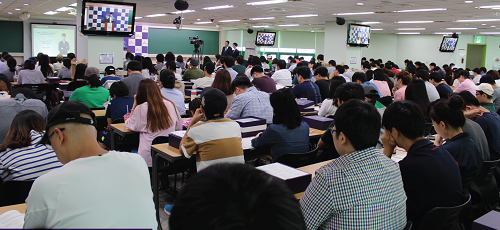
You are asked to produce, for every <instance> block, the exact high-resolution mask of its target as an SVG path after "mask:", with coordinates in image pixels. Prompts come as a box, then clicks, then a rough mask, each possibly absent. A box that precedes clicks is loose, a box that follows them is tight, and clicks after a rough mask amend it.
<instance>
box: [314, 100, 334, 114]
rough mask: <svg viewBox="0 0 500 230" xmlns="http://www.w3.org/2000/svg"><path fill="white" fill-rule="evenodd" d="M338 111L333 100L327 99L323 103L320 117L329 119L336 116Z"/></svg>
mask: <svg viewBox="0 0 500 230" xmlns="http://www.w3.org/2000/svg"><path fill="white" fill-rule="evenodd" d="M336 111H337V106H335V105H334V104H333V99H329V98H327V99H325V100H324V101H323V103H321V108H319V112H318V116H321V117H328V116H330V115H334V114H335V112H336Z"/></svg>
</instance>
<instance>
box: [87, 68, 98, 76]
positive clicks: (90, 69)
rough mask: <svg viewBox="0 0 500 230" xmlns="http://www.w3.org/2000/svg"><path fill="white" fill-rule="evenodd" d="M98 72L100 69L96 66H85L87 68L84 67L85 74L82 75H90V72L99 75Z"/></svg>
mask: <svg viewBox="0 0 500 230" xmlns="http://www.w3.org/2000/svg"><path fill="white" fill-rule="evenodd" d="M100 72H101V71H100V70H99V69H98V68H96V67H87V68H86V69H85V74H84V75H85V76H90V75H92V74H96V75H98V76H99V75H100Z"/></svg>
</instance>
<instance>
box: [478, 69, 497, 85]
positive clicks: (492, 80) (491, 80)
mask: <svg viewBox="0 0 500 230" xmlns="http://www.w3.org/2000/svg"><path fill="white" fill-rule="evenodd" d="M490 71H491V70H490ZM479 83H488V84H490V85H494V84H496V82H495V78H493V76H491V75H489V74H486V75H484V76H483V77H481V80H479Z"/></svg>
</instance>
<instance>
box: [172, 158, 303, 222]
mask: <svg viewBox="0 0 500 230" xmlns="http://www.w3.org/2000/svg"><path fill="white" fill-rule="evenodd" d="M207 197H210V199H206V198H207ZM193 220H196V221H193ZM169 228H170V229H172V230H187V229H241V230H251V229H252V230H253V229H276V230H285V229H286V230H303V229H306V227H305V223H304V218H303V216H302V212H301V210H300V206H299V203H298V202H297V199H296V198H295V197H294V195H293V194H292V192H291V191H290V189H289V188H288V187H287V186H286V184H285V183H284V182H283V181H282V180H280V179H278V178H276V177H273V176H271V175H269V174H267V173H265V172H263V171H261V170H258V169H255V168H253V167H251V166H247V165H244V164H227V163H226V164H217V165H212V166H210V167H208V168H206V169H204V170H202V171H200V172H199V173H198V174H196V175H194V176H193V177H192V178H190V180H188V182H187V183H186V184H185V185H184V186H183V188H182V190H181V191H180V193H179V195H178V196H177V198H176V200H175V203H174V205H173V207H172V215H171V216H170V221H169Z"/></svg>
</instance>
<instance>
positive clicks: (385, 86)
mask: <svg viewBox="0 0 500 230" xmlns="http://www.w3.org/2000/svg"><path fill="white" fill-rule="evenodd" d="M386 77H387V75H385V74H384V72H382V70H381V69H376V70H374V71H373V80H371V83H373V84H374V85H376V86H377V88H378V90H379V91H380V95H381V97H387V96H391V95H392V94H391V87H390V85H389V83H388V82H387V80H388V78H389V77H387V79H386ZM389 81H390V80H389Z"/></svg>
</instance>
